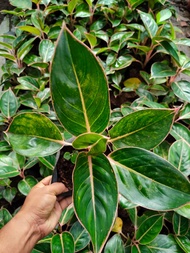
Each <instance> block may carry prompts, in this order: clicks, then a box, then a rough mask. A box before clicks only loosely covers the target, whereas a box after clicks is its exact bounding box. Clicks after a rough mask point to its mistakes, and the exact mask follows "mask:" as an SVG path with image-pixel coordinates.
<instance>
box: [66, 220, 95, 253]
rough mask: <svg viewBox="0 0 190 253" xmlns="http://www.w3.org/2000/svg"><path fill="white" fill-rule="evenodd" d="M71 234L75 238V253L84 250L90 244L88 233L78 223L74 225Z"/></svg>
mask: <svg viewBox="0 0 190 253" xmlns="http://www.w3.org/2000/svg"><path fill="white" fill-rule="evenodd" d="M69 232H70V233H71V234H72V236H73V238H74V243H75V251H79V250H82V249H84V248H85V247H86V246H87V245H88V244H89V243H90V236H89V234H88V232H87V231H86V229H85V228H83V226H81V224H80V223H79V222H78V221H77V222H75V223H74V224H73V226H72V227H71V229H70V231H69Z"/></svg>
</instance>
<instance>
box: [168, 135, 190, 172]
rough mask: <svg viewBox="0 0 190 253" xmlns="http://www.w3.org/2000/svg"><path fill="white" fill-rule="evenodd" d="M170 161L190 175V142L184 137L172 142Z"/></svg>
mask: <svg viewBox="0 0 190 253" xmlns="http://www.w3.org/2000/svg"><path fill="white" fill-rule="evenodd" d="M168 161H169V162H170V163H171V164H173V165H174V166H175V167H176V168H177V169H179V170H180V171H181V172H183V173H184V175H186V176H189V175H190V144H188V143H187V142H185V141H184V140H183V139H181V140H178V141H176V142H174V143H173V144H172V146H171V147H170V150H169V156H168Z"/></svg>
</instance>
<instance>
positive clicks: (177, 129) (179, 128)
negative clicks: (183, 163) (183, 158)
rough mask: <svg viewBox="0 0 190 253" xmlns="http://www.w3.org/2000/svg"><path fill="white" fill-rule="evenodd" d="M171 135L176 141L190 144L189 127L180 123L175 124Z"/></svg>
mask: <svg viewBox="0 0 190 253" xmlns="http://www.w3.org/2000/svg"><path fill="white" fill-rule="evenodd" d="M170 134H171V135H172V136H173V137H174V138H175V139H176V140H183V141H185V142H187V143H188V144H190V131H189V129H188V128H187V127H185V126H184V125H182V124H180V123H175V124H174V125H173V126H172V130H171V132H170Z"/></svg>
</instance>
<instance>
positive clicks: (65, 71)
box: [51, 25, 109, 135]
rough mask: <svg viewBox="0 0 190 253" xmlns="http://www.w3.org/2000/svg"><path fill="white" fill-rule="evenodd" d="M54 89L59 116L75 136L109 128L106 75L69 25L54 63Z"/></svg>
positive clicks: (53, 93) (59, 42)
mask: <svg viewBox="0 0 190 253" xmlns="http://www.w3.org/2000/svg"><path fill="white" fill-rule="evenodd" d="M79 59H80V60H79ZM51 91H52V98H53V102H54V108H55V111H56V113H57V116H58V118H59V120H60V121H61V123H62V124H63V126H64V127H65V128H66V129H67V130H68V131H69V132H71V133H72V134H73V135H79V134H82V133H85V132H95V133H100V132H102V131H103V130H104V129H105V128H106V126H107V124H108V120H109V101H108V87H107V81H106V77H105V74H104V72H103V70H102V68H101V66H100V64H99V63H98V61H97V59H96V58H95V56H94V55H93V54H92V52H91V51H90V50H89V49H88V48H87V47H86V46H84V44H82V43H81V42H79V41H78V40H77V39H76V38H74V36H73V35H72V34H71V33H70V32H69V31H68V29H67V28H66V27H65V25H63V28H62V30H61V33H60V36H59V39H58V43H57V47H56V50H55V55H54V59H53V63H52V69H51Z"/></svg>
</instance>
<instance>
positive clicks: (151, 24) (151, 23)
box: [138, 11, 158, 38]
mask: <svg viewBox="0 0 190 253" xmlns="http://www.w3.org/2000/svg"><path fill="white" fill-rule="evenodd" d="M138 12H139V14H140V17H141V19H142V21H143V24H144V26H145V28H146V30H147V32H148V34H149V35H150V38H153V37H154V36H156V33H157V31H158V25H157V24H156V22H155V20H154V18H153V17H152V15H151V14H149V13H145V12H142V11H138Z"/></svg>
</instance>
